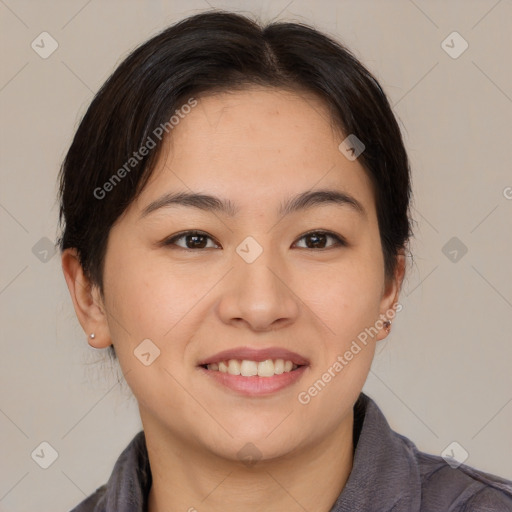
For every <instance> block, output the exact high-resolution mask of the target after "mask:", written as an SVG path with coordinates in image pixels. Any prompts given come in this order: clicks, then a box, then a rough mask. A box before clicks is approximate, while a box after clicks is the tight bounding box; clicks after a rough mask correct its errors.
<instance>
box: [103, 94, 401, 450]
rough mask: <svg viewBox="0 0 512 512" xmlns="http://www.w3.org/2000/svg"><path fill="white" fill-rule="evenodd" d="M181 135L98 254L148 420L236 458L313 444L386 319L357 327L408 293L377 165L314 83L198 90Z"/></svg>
mask: <svg viewBox="0 0 512 512" xmlns="http://www.w3.org/2000/svg"><path fill="white" fill-rule="evenodd" d="M171 136H172V138H170V139H168V140H167V142H166V144H167V145H166V148H165V151H164V152H163V154H162V157H161V159H160V162H159V164H158V166H157V168H156V169H155V171H154V173H153V175H152V178H151V180H150V182H149V183H148V185H147V186H146V187H145V189H144V190H143V192H142V193H141V195H140V196H139V197H138V199H137V200H136V201H135V202H134V203H132V204H131V206H130V207H129V208H128V209H127V210H126V211H125V213H124V215H123V216H122V217H121V218H120V219H119V221H118V222H117V223H116V224H115V225H114V227H113V228H112V230H111V232H110V235H109V241H108V247H107V252H106V258H105V267H104V305H105V311H106V325H107V326H108V332H109V336H110V339H111V341H112V343H113V344H114V346H115V349H116V353H117V355H118V358H119V362H120V364H121V367H122V369H123V372H124V374H125V376H126V380H127V382H128V384H129V386H130V387H131V389H132V391H133V393H134V395H135V397H136V398H137V400H138V403H139V408H140V412H141V418H142V421H143V423H144V426H145V428H149V427H151V428H152V429H153V430H158V431H159V432H160V433H161V434H162V435H166V436H168V437H169V439H173V440H175V441H176V442H179V443H187V445H188V446H194V447H196V448H197V449H200V450H201V451H202V452H204V453H211V454H215V455H218V456H221V457H224V458H228V459H233V460H234V459H236V458H237V457H239V456H240V455H237V454H238V452H239V450H240V449H241V448H242V447H243V446H244V445H246V443H249V442H250V443H253V444H254V445H255V446H256V447H257V449H258V451H259V452H260V454H261V456H262V457H263V458H272V457H277V456H280V455H285V454H290V453H293V452H294V451H295V450H300V449H304V448H306V447H307V446H308V445H312V444H315V443H319V442H321V440H322V439H324V438H326V437H328V436H329V435H331V434H332V433H334V432H336V431H337V430H338V429H340V428H342V426H343V424H344V423H346V421H347V418H348V417H349V415H350V413H351V408H352V405H353V403H354V402H355V400H356V399H357V396H358V394H359V392H360V391H361V388H362V386H363V384H364V381H365V380H366V377H367V374H368V371H369V368H370V364H371V361H372V358H373V354H374V348H375V342H376V340H377V339H379V338H382V337H384V336H385V333H384V332H383V330H382V329H381V330H380V331H379V334H378V335H377V336H375V337H374V338H373V339H372V338H371V337H368V341H367V343H366V344H363V343H362V342H361V341H357V340H358V336H360V337H359V340H361V333H362V332H364V331H365V329H367V328H370V327H372V326H375V325H376V321H378V320H379V315H380V314H382V313H385V312H386V311H388V310H389V309H390V308H391V307H392V305H393V304H394V302H395V299H396V292H397V283H396V282H386V280H385V276H384V261H383V255H382V247H381V243H380V237H379V229H378V224H377V216H376V211H375V199H374V195H373V191H372V187H371V183H370V180H369V178H368V177H367V175H366V174H365V172H364V170H363V167H362V166H361V165H360V163H359V162H358V161H357V159H356V160H354V161H351V160H349V159H347V158H346V157H345V155H344V154H343V153H342V152H341V151H340V150H339V149H338V146H339V144H340V143H341V142H342V140H343V138H344V137H343V138H342V137H340V136H339V135H338V134H336V133H334V131H333V129H332V127H331V124H330V121H329V117H328V114H327V111H326V110H325V108H324V106H323V104H322V103H321V102H320V100H318V99H316V98H315V97H312V96H309V95H299V94H293V93H290V92H285V91H280V90H272V89H257V88H252V89H247V90H245V91H243V92H236V93H234V92H231V93H229V94H228V93H223V94H218V95H215V96H207V97H203V98H198V104H197V106H195V107H194V108H193V109H192V110H191V112H190V113H188V114H187V115H186V116H184V117H183V118H182V119H181V120H180V121H179V124H177V125H176V126H175V127H174V128H173V130H172V132H171ZM320 191H323V192H324V193H323V194H318V193H319V192H320ZM180 193H181V194H199V195H201V196H214V197H215V198H217V199H205V198H204V197H203V198H201V197H199V198H198V197H195V198H188V199H186V198H185V196H183V195H182V196H181V200H180V199H179V196H176V194H180ZM311 194H316V195H311ZM296 198H299V200H298V201H297V200H296ZM300 198H302V200H300ZM294 199H295V201H294ZM104 200H108V198H105V199H104ZM377 325H378V323H377ZM380 327H382V325H380ZM143 340H151V341H145V342H144V343H145V345H140V344H141V342H143ZM354 340H356V343H357V345H358V346H359V348H360V350H359V351H357V349H356V348H355V347H354V344H353V343H354ZM351 347H352V348H351ZM158 350H159V355H158V357H156V358H154V357H155V355H156V354H157V353H158ZM347 351H348V352H351V353H352V357H351V358H350V359H349V357H348V356H347V357H345V356H344V355H345V354H346V353H347ZM141 353H144V354H145V355H143V356H141ZM148 353H149V355H148ZM136 354H137V355H138V357H137V355H136ZM141 360H142V361H144V362H145V363H150V364H143V362H141ZM230 360H231V362H230ZM342 361H343V362H342ZM336 362H338V364H336ZM224 365H226V366H227V367H228V371H227V372H226V373H225V372H224V371H223V370H225V369H226V368H225V366H224ZM340 365H341V369H340ZM290 367H291V368H292V369H291V370H290ZM240 371H242V373H245V374H248V375H249V376H247V375H236V374H237V373H239V372H240ZM255 372H258V375H253V374H254V373H255ZM326 374H328V375H327V376H326ZM329 376H330V378H329ZM319 380H320V381H321V384H319V383H318V381H319ZM315 382H316V387H315ZM312 388H314V389H316V392H315V391H314V390H312Z"/></svg>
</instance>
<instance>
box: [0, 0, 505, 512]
mask: <svg viewBox="0 0 512 512" xmlns="http://www.w3.org/2000/svg"><path fill="white" fill-rule="evenodd" d="M210 6H213V7H218V8H224V9H230V10H234V11H237V12H242V13H248V14H252V15H254V16H255V17H257V18H259V19H261V20H263V21H270V20H271V19H274V18H275V19H280V20H293V21H303V22H306V23H310V24H313V25H314V26H316V27H317V28H318V29H320V30H322V31H325V32H327V33H329V34H330V35H332V36H334V37H335V38H337V39H339V40H340V41H342V42H343V43H345V44H346V45H347V46H348V47H349V48H350V49H351V50H353V51H354V53H355V54H356V56H358V57H359V58H360V59H361V61H362V62H363V63H364V64H365V65H366V66H367V67H368V68H369V69H370V70H371V71H372V72H373V73H374V74H375V75H376V77H377V78H378V80H379V81H380V83H381V85H382V87H383V89H384V90H385V92H386V93H387V94H388V96H389V98H390V101H391V103H392V104H393V108H394V111H395V113H396V115H397V117H398V119H399V123H400V125H401V127H402V131H403V135H404V138H405V143H406V146H407V149H408V152H409V156H410V159H411V166H412V173H413V189H414V195H415V199H414V203H413V216H414V218H415V220H416V221H417V226H416V236H415V239H414V240H413V243H412V251H413V253H414V258H415V260H414V261H415V264H414V265H413V266H412V267H409V275H408V277H407V279H406V281H405V284H404V289H403V293H402V298H401V303H402V304H403V307H404V308H403V310H402V312H401V313H399V314H398V316H397V318H396V319H395V321H394V323H393V330H392V332H391V335H390V336H389V337H388V338H387V339H386V340H385V341H383V342H380V345H379V346H378V349H377V351H378V354H377V356H376V359H375V361H374V364H373V367H372V371H371V373H370V375H369V378H368V381H367V383H366V385H365V388H364V391H366V392H367V393H368V394H369V395H370V396H372V397H373V398H374V399H375V400H376V402H377V404H378V405H379V406H380V407H381V409H382V410H383V412H384V413H385V415H386V417H387V418H388V421H389V423H390V424H391V426H392V428H394V429H395V430H397V431H398V432H400V433H402V434H404V435H406V436H407V437H409V438H410V439H412V440H413V441H414V442H415V443H416V444H417V446H418V447H419V448H420V449H422V450H424V451H428V452H431V453H435V454H442V453H445V449H446V447H447V446H449V445H450V443H452V442H453V441H456V442H458V443H459V444H460V446H461V447H463V449H465V450H466V451H467V452H468V453H469V457H468V458H467V460H466V463H467V464H469V465H472V466H475V467H477V468H479V469H481V470H484V471H487V472H491V473H495V474H499V475H501V476H504V477H507V478H509V479H512V463H511V460H512V436H511V435H510V432H511V426H512V377H511V369H510V368H511V359H512V343H511V342H512V335H511V326H510V322H511V319H512V270H511V254H512V229H511V227H512V223H511V219H512V172H511V164H510V162H511V147H512V143H511V140H510V136H511V127H512V122H511V121H512V66H511V57H510V49H511V48H512V37H511V30H510V27H511V26H512V2H511V0H500V1H496V0H480V1H468V0H466V1H454V0H452V1H449V2H446V1H419V0H416V1H415V2H414V3H413V2H412V1H408V0H399V1H398V0H397V1H389V0H388V1H386V2H382V1H377V0H375V1H359V2H358V1H329V0H321V1H319V0H316V1H315V2H308V1H304V0H291V1H290V0H275V1H272V2H270V1H252V2H248V1H214V0H210V1H208V2H206V1H204V0H194V1H157V0H153V1H135V0H128V1H126V0H125V1H117V0H116V1H114V0H110V1H100V0H92V1H86V0H73V1H70V0H66V1H46V2H39V1H36V0H34V1H27V0H26V1H22V0H18V1H14V0H0V32H1V34H2V36H1V37H2V50H1V52H2V66H1V70H0V115H1V130H2V132H1V141H2V142H1V189H0V230H1V231H0V234H1V240H2V245H1V261H2V263H1V267H0V307H1V324H0V325H1V348H2V355H1V357H0V383H1V395H0V431H1V433H2V434H1V443H2V467H1V470H0V510H2V511H33V510H38V511H39V512H46V511H53V512H55V511H56V510H69V509H70V508H72V506H74V505H76V504H77V503H78V502H79V501H81V500H82V499H83V498H84V497H85V496H86V495H89V494H90V493H92V492H93V491H94V490H95V489H96V487H98V486H100V485H102V484H103V483H105V482H106V481H107V479H108V477H109V475H110V472H111V470H112V467H113V464H114V462H115V460H116V459H117V457H118V456H119V454H120V453H121V451H122V450H123V449H124V447H125V446H126V445H127V444H128V442H129V441H130V440H131V439H132V437H133V436H134V435H135V433H136V432H137V431H138V430H140V428H141V423H140V419H139V416H138V410H137V407H136V402H135V400H134V399H133V397H131V396H130V392H129V390H128V389H127V387H123V385H120V384H119V382H118V377H117V376H118V370H117V369H116V368H115V367H114V368H110V367H109V365H108V364H105V363H104V362H103V361H105V353H104V352H101V351H95V350H94V349H92V348H90V347H89V346H88V344H87V341H86V335H85V334H84V333H83V331H82V329H81V328H80V326H79V324H78V321H77V320H76V318H75V314H74V310H73V308H72V303H71V300H70V298H69V294H68V291H67V288H66V285H65V281H64V278H63V276H62V272H61V269H60V258H59V255H58V254H54V255H53V256H52V254H53V251H54V250H55V249H54V248H53V246H52V243H53V242H54V241H55V238H56V234H57V212H58V209H57V203H56V192H57V187H56V177H57V172H58V169H59V166H60V163H61V161H62V159H63V157H64V155H65V152H66V150H67V147H68V146H69V144H70V142H71V138H72V136H73V134H74V130H75V129H76V127H77V124H78V122H79V120H80V118H81V116H82V115H83V114H84V112H85V109H86V108H87V106H88V104H89V103H90V101H91V100H92V98H93V95H94V93H95V92H96V91H97V90H98V89H99V87H100V86H101V85H102V84H103V82H104V81H105V80H106V78H107V77H108V76H109V75H110V73H111V72H112V71H113V69H114V68H115V66H116V65H117V64H118V63H119V62H120V60H121V59H122V58H123V57H125V56H126V55H127V54H128V53H129V51H130V50H132V49H133V48H134V47H135V46H136V45H138V44H139V43H141V42H143V41H145V40H146V39H148V38H149V37H150V36H152V35H154V34H155V33H157V32H158V31H160V30H161V29H163V28H164V27H166V26H168V25H170V24H171V23H173V22H175V21H177V20H179V19H182V18H183V17H185V16H188V15H191V14H195V13H197V12H200V11H203V10H207V9H209V8H210ZM454 31H456V32H458V33H459V34H460V37H462V38H463V39H461V38H460V37H459V36H456V35H455V36H453V35H451V34H452V32H454ZM42 32H48V33H49V34H50V35H51V37H52V38H53V39H54V40H55V41H56V42H57V44H58V48H57V49H56V51H55V52H54V53H52V54H51V55H50V56H48V57H47V58H42V57H41V56H40V53H38V52H36V51H35V50H34V49H33V48H32V47H31V44H32V42H33V41H35V43H37V42H38V41H39V52H41V51H42V48H40V47H41V46H42V44H41V43H40V40H41V37H44V38H46V39H45V41H46V43H45V45H44V46H45V48H46V50H48V49H50V48H51V46H50V43H51V41H50V40H49V39H48V36H40V34H41V33H42ZM448 36H450V37H448ZM447 37H448V39H447ZM445 40H446V42H445V43H443V41H445ZM464 41H466V42H467V44H468V48H467V49H466V50H465V51H464V52H463V53H462V54H461V55H460V56H458V57H457V58H454V55H455V53H458V52H459V51H460V50H461V49H462V48H463V45H464ZM445 50H448V52H451V53H452V55H449V53H447V51H445ZM454 237H455V239H454V240H452V239H453V238H454ZM446 244H448V245H446ZM464 248H466V249H467V252H466V253H464V251H465V249H464ZM121 380H122V379H121ZM124 386H125V385H124ZM44 441H45V442H47V443H49V444H50V445H51V446H52V447H53V449H54V450H55V451H56V452H57V454H58V456H57V459H56V460H55V462H54V463H53V464H52V465H51V466H50V467H48V468H47V469H42V468H41V467H40V466H39V465H38V464H36V462H35V461H34V460H33V458H32V457H31V454H32V453H33V452H34V450H36V449H38V450H39V451H40V444H41V443H42V442H44ZM43 446H45V445H43ZM36 452H37V450H36ZM46 453H49V452H48V451H47V452H46Z"/></svg>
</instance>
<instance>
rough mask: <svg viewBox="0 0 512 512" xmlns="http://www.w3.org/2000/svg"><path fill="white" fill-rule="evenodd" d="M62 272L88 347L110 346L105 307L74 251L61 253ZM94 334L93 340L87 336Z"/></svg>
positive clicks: (67, 250)
mask: <svg viewBox="0 0 512 512" xmlns="http://www.w3.org/2000/svg"><path fill="white" fill-rule="evenodd" d="M62 271H63V273H64V277H65V279H66V283H67V285H68V289H69V293H70V295H71V299H72V301H73V306H74V307H75V313H76V316H77V317H78V321H79V322H80V325H81V326H82V328H83V330H84V331H85V333H86V335H87V340H88V343H89V345H91V347H94V348H106V347H108V346H109V345H111V344H112V341H111V339H110V331H109V328H108V323H107V317H106V314H105V306H104V304H103V299H102V297H101V293H100V291H99V288H98V286H96V285H92V284H91V282H90V281H89V279H88V278H87V277H86V276H85V274H84V271H83V268H82V265H81V264H80V261H79V258H78V254H77V251H76V249H74V248H70V249H65V250H64V251H63V253H62ZM91 333H94V338H91V337H90V336H89V335H90V334H91Z"/></svg>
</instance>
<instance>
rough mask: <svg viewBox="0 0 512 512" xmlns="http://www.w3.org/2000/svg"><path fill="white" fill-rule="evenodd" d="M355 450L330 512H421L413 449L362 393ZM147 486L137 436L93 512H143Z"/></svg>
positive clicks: (144, 451)
mask: <svg viewBox="0 0 512 512" xmlns="http://www.w3.org/2000/svg"><path fill="white" fill-rule="evenodd" d="M354 444H355V445H356V446H355V452H354V461H353V467H352V471H351V473H350V475H349V478H348V480H347V483H346V485H345V487H344V488H343V491H342V492H341V494H340V496H339V497H338V499H337V500H336V502H335V504H334V506H333V507H332V509H331V512H417V511H419V510H420V499H421V479H420V473H419V469H418V466H417V464H416V457H415V453H416V447H415V445H414V444H413V443H412V442H411V441H410V440H409V439H407V438H406V437H404V436H401V435H400V434H397V433H396V432H394V431H393V430H392V429H391V428H390V426H389V424H388V422H387V421H386V419H385V417H384V415H383V414H382V412H381V410H380V409H379V407H378V406H377V404H376V403H375V402H374V401H373V400H372V399H371V398H370V397H368V396H367V395H366V394H364V393H361V394H360V395H359V397H358V399H357V401H356V403H355V405H354ZM151 484H152V477H151V468H150V465H149V458H148V452H147V447H146V438H145V435H144V431H140V432H139V433H138V434H137V435H136V436H135V437H134V438H133V440H132V441H131V442H130V444H129V445H128V446H127V447H126V448H125V450H124V451H123V452H122V454H121V455H120V456H119V458H118V460H117V462H116V464H115V466H114V470H113V471H112V474H111V476H110V478H109V480H108V483H107V484H106V490H105V492H104V494H103V495H102V497H101V498H100V499H99V500H98V502H97V506H96V507H95V508H94V511H95V512H109V511H113V510H115V511H116V512H145V511H146V510H147V500H148V496H149V490H150V488H151ZM98 491H100V489H99V490H98ZM91 498H93V496H91Z"/></svg>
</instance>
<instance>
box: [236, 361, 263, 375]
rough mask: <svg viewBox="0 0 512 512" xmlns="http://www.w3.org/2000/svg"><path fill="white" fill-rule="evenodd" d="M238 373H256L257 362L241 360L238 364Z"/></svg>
mask: <svg viewBox="0 0 512 512" xmlns="http://www.w3.org/2000/svg"><path fill="white" fill-rule="evenodd" d="M230 362H231V361H230ZM260 364H261V363H260ZM240 375H243V376H244V377H252V376H253V375H258V363H256V362H254V361H246V360H244V361H242V364H241V365H240Z"/></svg>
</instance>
